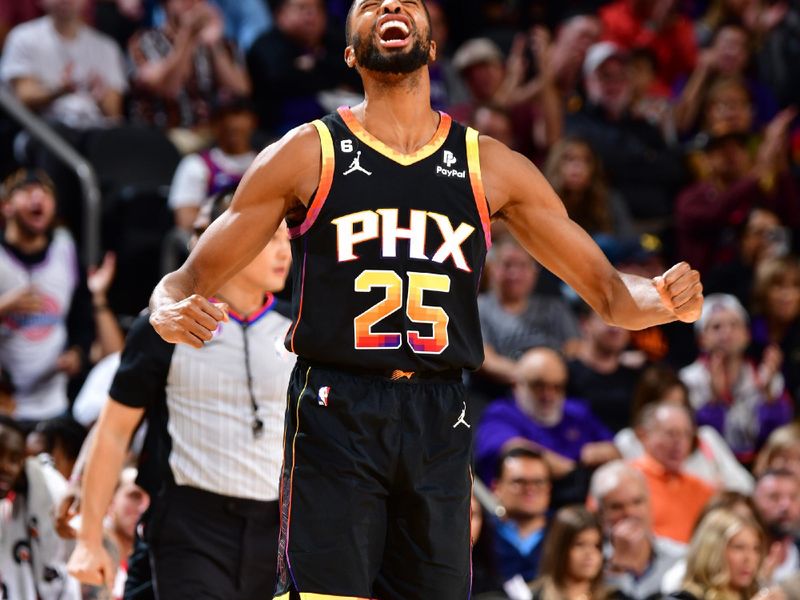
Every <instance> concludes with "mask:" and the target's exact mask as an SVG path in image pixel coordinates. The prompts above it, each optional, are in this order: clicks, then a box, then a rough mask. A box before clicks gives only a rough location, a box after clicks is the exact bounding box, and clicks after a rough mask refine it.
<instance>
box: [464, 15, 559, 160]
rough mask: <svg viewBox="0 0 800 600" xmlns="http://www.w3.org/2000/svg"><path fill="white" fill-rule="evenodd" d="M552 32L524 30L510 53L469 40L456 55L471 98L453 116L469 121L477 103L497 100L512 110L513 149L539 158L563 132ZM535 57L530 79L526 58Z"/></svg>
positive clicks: (487, 41)
mask: <svg viewBox="0 0 800 600" xmlns="http://www.w3.org/2000/svg"><path fill="white" fill-rule="evenodd" d="M549 52H550V41H549V34H548V33H547V31H546V30H544V29H542V28H538V29H535V30H534V31H533V32H532V33H531V34H530V35H525V34H519V35H518V36H517V37H516V38H515V40H514V44H513V46H512V48H511V51H510V53H509V56H508V59H507V60H506V59H505V58H504V57H503V53H502V52H501V50H500V48H498V47H497V45H496V44H495V43H494V42H492V41H491V40H490V39H488V38H474V39H471V40H468V41H466V42H464V43H463V44H462V45H461V46H460V47H459V49H458V50H457V51H456V53H455V54H454V55H453V66H454V67H455V68H456V69H458V72H459V73H460V75H461V77H462V79H463V80H464V83H465V84H466V87H467V90H468V91H469V93H470V96H471V101H470V102H468V103H467V104H465V105H460V106H454V107H453V110H452V112H453V116H454V117H455V118H456V119H459V120H467V118H468V117H469V115H471V114H472V113H473V112H474V111H475V108H476V107H477V106H480V105H483V104H493V105H496V106H499V107H502V108H505V109H506V110H508V111H509V114H510V115H511V119H512V121H513V123H514V133H515V143H514V146H513V147H514V148H515V149H516V150H518V151H519V152H521V153H523V154H526V155H529V156H534V154H539V153H540V152H541V150H542V149H543V148H547V147H549V146H550V145H551V144H553V143H554V142H555V141H556V140H558V139H559V137H560V136H561V125H562V106H561V103H560V101H559V98H558V92H557V90H556V88H555V83H554V80H553V73H552V71H551V69H550V62H549V58H548V57H549ZM529 55H533V56H534V57H536V61H537V62H536V66H535V67H534V68H535V69H536V70H537V73H536V76H535V77H533V78H528V71H529V69H530V68H531V67H532V65H531V64H530V60H529V59H528V58H527V56H529Z"/></svg>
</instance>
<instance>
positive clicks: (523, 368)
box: [0, 0, 800, 600]
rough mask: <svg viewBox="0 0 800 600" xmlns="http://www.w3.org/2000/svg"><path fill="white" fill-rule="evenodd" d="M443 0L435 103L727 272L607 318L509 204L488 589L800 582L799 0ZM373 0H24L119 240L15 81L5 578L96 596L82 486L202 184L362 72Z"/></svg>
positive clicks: (119, 538) (481, 423) (628, 245)
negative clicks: (83, 572) (89, 204)
mask: <svg viewBox="0 0 800 600" xmlns="http://www.w3.org/2000/svg"><path fill="white" fill-rule="evenodd" d="M425 5H426V6H427V9H428V12H429V14H430V17H431V22H432V25H433V37H434V39H435V40H436V43H437V47H438V56H437V60H436V62H434V63H433V64H431V65H430V74H431V84H432V86H431V102H432V105H433V106H434V108H436V109H438V110H442V111H445V112H448V113H449V114H451V115H453V117H454V118H456V119H458V120H460V121H462V122H464V123H466V124H469V125H470V126H472V127H474V128H475V129H477V130H478V131H479V132H481V133H482V134H485V135H489V136H492V137H494V138H496V139H498V140H500V141H502V142H504V143H505V144H507V145H508V146H510V147H511V148H513V149H514V150H516V151H518V152H520V153H522V154H524V155H525V156H527V157H528V158H530V159H531V160H533V161H534V162H535V163H536V164H537V165H538V166H539V168H540V169H541V171H542V172H543V173H544V175H545V177H546V178H547V180H548V181H549V182H550V184H551V185H552V186H553V188H554V189H555V190H556V192H557V193H558V194H559V196H560V197H561V199H562V200H563V202H564V204H565V207H566V210H567V212H568V213H569V215H570V217H571V218H572V219H573V220H575V221H576V222H577V223H578V224H579V225H581V226H582V227H583V228H584V229H585V230H586V231H587V232H588V234H589V235H591V236H592V237H593V238H594V239H595V241H596V242H597V243H598V244H599V245H600V247H601V248H602V249H603V251H604V252H605V253H606V255H607V256H608V258H609V260H610V261H611V262H612V263H613V264H614V265H615V266H616V267H617V268H619V269H620V270H621V271H625V272H630V273H636V274H639V275H644V276H647V277H655V276H658V275H660V274H661V273H662V272H663V271H664V269H665V267H666V266H668V265H670V264H673V263H674V262H677V261H682V260H685V261H688V262H689V263H690V264H691V265H692V266H693V267H694V268H696V269H698V270H699V271H700V272H701V274H702V279H703V284H704V287H705V292H706V303H705V307H704V309H703V314H702V317H701V319H700V320H699V321H697V322H696V323H694V324H692V325H688V324H683V323H672V324H668V325H664V326H660V327H654V328H651V329H647V330H644V331H636V332H628V331H625V330H622V329H618V328H614V327H610V326H608V325H606V324H605V323H604V322H603V320H602V319H601V318H600V317H599V316H598V315H597V314H595V313H594V312H593V311H592V310H591V309H590V308H589V307H587V306H586V305H584V304H582V303H581V302H580V299H579V298H578V296H577V295H576V294H575V292H574V291H573V290H571V289H569V288H568V287H566V286H565V285H564V284H563V283H562V282H561V281H559V280H558V279H557V278H556V277H555V276H554V275H552V274H551V273H549V272H547V271H546V270H545V269H543V268H542V267H541V266H540V265H538V264H537V263H536V262H535V261H534V260H533V259H532V258H531V257H530V256H529V255H528V254H527V252H526V251H525V250H523V249H522V248H521V247H520V246H519V245H518V244H517V243H516V241H515V240H514V239H513V238H512V237H511V236H510V235H509V234H508V232H507V231H506V230H505V228H504V227H503V226H502V223H496V224H494V226H493V232H492V234H493V247H492V248H491V251H490V253H489V256H488V258H487V265H486V269H485V271H484V278H483V279H484V281H483V288H482V290H481V295H480V297H479V309H480V318H481V327H482V333H483V341H484V350H485V355H486V360H485V363H484V365H483V366H482V368H481V369H480V370H478V371H477V372H475V373H468V374H465V379H466V381H467V382H468V386H469V390H470V400H471V405H470V407H469V414H470V419H471V422H472V423H474V426H473V427H472V430H473V432H474V437H475V474H476V481H477V483H476V485H477V486H479V487H480V488H481V489H483V490H484V493H481V494H477V495H476V497H475V499H474V508H473V542H474V550H473V562H474V590H473V591H474V597H476V598H486V599H492V598H499V599H502V598H510V599H511V600H527V599H531V598H537V599H543V600H561V599H568V600H578V599H589V598H591V599H595V598H608V597H616V598H631V599H635V600H644V599H646V598H659V597H664V596H668V595H671V596H672V597H674V598H683V599H689V600H691V599H697V600H700V599H704V598H707V599H709V600H711V599H715V600H716V599H728V598H731V599H734V598H735V599H742V600H745V599H747V600H749V599H750V598H755V597H756V596H758V597H759V598H761V599H763V600H767V599H770V600H776V599H778V598H800V424H798V422H797V421H796V420H795V414H796V412H797V411H798V407H800V258H799V257H800V118H798V107H800V1H798V0H611V1H603V0H562V1H561V2H536V1H531V0H425ZM348 9H349V1H348V0H328V1H327V2H326V1H325V0H158V1H156V0H13V1H8V0H6V1H5V2H1V3H0V48H2V50H1V51H0V85H2V86H3V87H5V88H6V89H7V90H8V91H10V92H11V93H12V94H13V95H14V96H15V97H16V98H17V100H18V101H19V102H21V103H22V104H23V105H25V106H26V107H27V108H28V109H30V110H31V111H33V112H34V113H36V114H38V115H39V116H40V117H41V118H43V119H44V120H45V121H47V122H48V123H49V124H50V125H51V126H52V127H53V128H54V130H55V131H56V132H57V133H58V135H60V136H61V137H62V138H63V139H64V140H66V141H67V142H68V143H69V144H70V145H72V146H73V147H74V148H75V149H76V150H77V151H78V152H79V153H81V154H82V155H84V156H85V157H86V158H87V159H88V160H89V162H90V163H91V164H92V165H93V166H94V167H95V169H96V170H97V173H98V178H99V182H100V186H101V192H102V196H103V202H102V212H101V215H100V218H101V221H102V223H101V225H102V245H103V251H104V259H103V261H102V262H101V263H100V264H87V263H86V260H85V258H86V257H85V256H83V254H82V253H81V252H80V251H79V248H81V245H80V244H81V241H82V240H83V239H84V236H85V229H84V228H85V224H84V218H85V216H86V213H85V210H86V209H85V207H84V206H83V202H82V194H81V186H80V182H79V179H78V178H77V177H76V175H75V173H73V172H72V171H71V170H70V169H69V168H68V167H66V166H65V165H64V164H63V163H62V162H61V160H60V159H59V158H58V157H57V156H56V155H54V154H53V153H52V151H51V150H50V149H49V148H48V147H47V146H46V145H45V144H43V143H42V142H41V140H40V139H38V138H37V137H36V136H34V135H31V132H29V131H25V130H24V129H22V128H20V126H19V125H18V124H17V123H16V122H15V121H13V120H12V119H10V118H8V117H7V116H6V115H5V114H4V113H3V112H2V111H0V171H2V173H3V174H4V179H3V186H2V190H1V192H0V195H1V196H2V199H1V200H0V202H1V204H0V206H1V207H2V217H0V224H1V225H2V227H0V599H3V598H12V599H13V600H29V599H30V600H33V599H35V598H40V599H42V600H47V599H49V598H80V597H82V596H83V597H85V598H90V597H102V596H101V595H98V594H101V592H100V591H98V590H96V589H95V590H90V589H89V588H88V587H85V586H84V589H83V590H81V589H80V586H79V585H78V584H77V582H76V581H75V580H73V579H71V578H70V577H69V575H68V574H67V572H66V560H67V558H68V556H69V552H70V549H71V545H72V543H73V542H72V538H74V535H75V531H76V529H77V528H79V524H78V523H77V521H76V519H75V518H73V517H72V515H73V514H74V511H73V510H71V508H69V507H70V505H71V504H72V503H73V501H75V500H76V497H77V487H78V485H79V481H80V474H81V467H80V460H79V453H80V450H81V446H82V444H83V442H84V438H85V437H86V434H87V432H88V431H89V429H90V428H91V427H92V425H93V424H94V422H95V421H96V420H97V418H98V415H99V414H100V411H101V409H102V407H103V405H104V403H105V401H106V397H107V395H108V390H109V386H110V384H111V380H112V378H113V376H114V373H115V371H116V369H117V367H118V365H119V361H120V352H121V351H122V348H123V345H124V340H125V335H126V332H127V329H128V327H129V326H130V324H131V321H132V320H133V318H134V317H135V315H136V314H137V313H138V312H139V311H140V310H141V309H143V308H145V306H146V302H147V298H148V296H149V293H150V291H151V289H152V287H153V285H154V284H155V282H156V281H157V280H158V278H159V277H160V275H161V274H163V273H164V272H167V271H169V270H172V269H174V268H176V267H177V266H178V265H180V264H181V262H182V261H183V260H184V259H185V257H186V256H187V255H188V244H189V241H190V238H191V237H192V235H193V233H194V232H195V224H196V219H197V217H198V213H199V212H200V211H201V207H202V206H203V204H204V202H205V201H206V199H208V198H209V197H212V196H214V195H216V194H218V193H220V192H221V191H224V190H227V189H231V188H232V187H234V186H235V185H236V184H237V183H238V181H239V180H240V179H241V177H242V176H243V174H244V172H245V170H246V169H247V168H248V166H249V165H250V163H251V162H252V161H253V159H254V158H255V156H256V153H257V152H258V151H259V150H260V149H261V148H263V147H264V146H266V145H267V144H269V143H270V142H272V141H274V140H275V139H277V138H278V137H280V136H281V135H283V134H284V133H286V132H287V131H289V130H291V129H292V128H294V127H296V126H298V125H300V124H302V123H305V122H307V121H310V120H313V119H315V118H318V117H320V116H322V115H324V114H326V113H327V112H329V111H332V110H334V109H335V108H336V107H338V106H340V105H343V104H346V105H353V104H355V103H357V102H359V101H360V99H361V98H362V96H361V94H362V90H361V88H360V82H359V78H358V77H357V75H356V74H355V73H354V72H353V71H352V70H350V69H348V68H347V66H346V65H345V63H344V61H343V50H344V45H345V44H344V39H345V38H344V21H345V17H346V14H347V10H348ZM532 201H535V199H532ZM286 289H287V290H291V285H287V287H286ZM289 293H290V292H289V291H286V292H283V293H282V294H279V296H281V297H282V298H283V299H284V300H286V299H288V298H289ZM138 447H140V446H137V445H136V443H134V444H133V445H132V447H131V453H130V457H129V459H128V463H129V464H130V465H131V466H130V467H129V468H126V469H125V470H124V471H123V472H122V474H121V476H120V479H119V484H118V487H117V491H116V492H115V494H114V499H113V501H112V503H111V505H110V506H109V509H108V517H107V519H106V522H105V531H106V538H107V544H108V547H109V548H110V549H113V556H115V557H116V558H117V562H118V563H119V565H120V569H119V574H120V575H119V577H118V580H117V581H116V583H115V586H114V590H113V592H112V594H113V595H112V596H111V597H113V598H121V597H122V591H121V590H122V587H123V582H124V573H125V564H126V562H125V560H126V557H127V556H128V554H129V553H130V551H131V549H132V548H133V545H134V538H135V535H136V523H137V521H138V519H139V517H140V516H141V515H142V513H143V512H144V511H145V510H146V508H147V505H148V497H147V494H146V492H144V490H142V489H141V488H140V487H139V486H137V483H136V481H137V480H136V473H135V469H134V465H135V464H136V461H137V448H138ZM76 461H77V464H78V466H77V467H76ZM54 513H58V514H59V515H60V518H59V519H58V520H55V521H54V520H53V518H52V514H54ZM67 517H69V518H67ZM12 580H13V583H12ZM10 589H13V590H17V592H16V593H17V594H21V595H18V596H14V595H13V593H10V592H9V590H10ZM20 590H21V591H20ZM9 594H11V595H9ZM431 600H433V599H431Z"/></svg>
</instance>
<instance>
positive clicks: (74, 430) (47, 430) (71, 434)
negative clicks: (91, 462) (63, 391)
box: [34, 416, 86, 460]
mask: <svg viewBox="0 0 800 600" xmlns="http://www.w3.org/2000/svg"><path fill="white" fill-rule="evenodd" d="M34 431H35V432H36V433H40V434H41V435H42V436H44V440H45V448H46V450H47V452H48V453H49V454H52V453H53V449H54V448H55V447H56V444H60V445H61V447H62V449H63V450H64V453H65V454H66V455H67V456H68V457H69V458H71V459H72V460H75V459H77V458H78V454H80V451H81V446H83V442H84V440H85V439H86V428H85V427H84V426H83V425H81V424H80V423H78V422H77V421H76V420H75V419H73V418H72V417H69V416H62V417H55V418H52V419H47V420H46V421H41V422H39V424H38V425H36V428H35V429H34Z"/></svg>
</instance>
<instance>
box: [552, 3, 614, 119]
mask: <svg viewBox="0 0 800 600" xmlns="http://www.w3.org/2000/svg"><path fill="white" fill-rule="evenodd" d="M600 32H601V24H600V19H598V17H597V15H595V14H592V13H580V12H579V13H576V14H572V15H569V16H567V17H566V18H564V20H563V21H561V23H559V25H558V26H557V28H556V31H555V38H554V40H553V45H552V47H551V49H550V69H551V71H552V73H553V77H554V78H555V84H556V88H557V89H558V92H559V95H560V96H561V99H562V102H563V104H564V105H565V106H567V107H569V105H570V104H571V103H573V102H574V101H575V100H577V98H576V95H577V93H578V91H579V87H580V84H581V79H582V78H581V68H582V67H583V61H584V59H585V58H586V52H587V50H589V48H590V47H591V46H592V44H595V43H597V42H598V41H599V40H600Z"/></svg>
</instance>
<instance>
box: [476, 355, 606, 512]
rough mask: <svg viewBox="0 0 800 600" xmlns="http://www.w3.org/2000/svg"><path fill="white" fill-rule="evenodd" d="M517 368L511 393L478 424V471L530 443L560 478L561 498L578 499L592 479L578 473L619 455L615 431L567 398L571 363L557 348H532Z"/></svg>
mask: <svg viewBox="0 0 800 600" xmlns="http://www.w3.org/2000/svg"><path fill="white" fill-rule="evenodd" d="M516 373H517V378H518V381H517V383H516V385H515V386H514V389H513V397H511V398H507V399H501V400H497V401H495V402H494V403H492V405H490V406H489V407H488V408H487V409H486V412H485V413H484V416H483V419H482V421H481V424H480V426H479V427H478V431H477V437H476V456H477V462H478V473H479V474H480V475H481V476H483V477H486V476H487V474H490V473H491V468H492V465H493V464H494V463H495V462H496V460H497V457H498V456H499V455H500V454H501V453H502V452H503V451H504V450H506V449H508V448H510V447H513V446H522V447H526V448H531V449H534V450H537V451H539V452H541V453H542V456H543V457H544V460H545V461H546V462H547V464H548V467H549V468H550V470H551V471H552V474H553V478H554V479H556V480H560V481H559V482H557V485H556V488H557V489H556V494H557V495H558V496H559V501H558V503H559V504H561V503H564V502H567V501H570V500H576V501H577V500H579V499H580V498H581V497H583V496H582V495H581V494H582V492H585V491H586V490H585V489H584V488H585V487H586V485H587V484H588V477H579V475H580V474H581V473H584V472H588V470H590V469H592V468H594V467H597V466H599V465H601V464H603V463H605V462H608V461H609V460H613V459H615V458H619V453H618V451H617V450H616V448H615V447H614V444H613V443H612V442H611V432H610V431H608V429H606V427H605V426H604V425H603V424H602V423H601V422H600V421H599V420H598V419H597V417H595V416H594V415H593V414H592V413H591V412H590V411H589V409H588V408H586V406H585V404H584V403H582V402H580V401H579V400H574V399H571V398H567V397H566V394H565V390H566V386H567V367H566V365H565V363H564V360H563V359H562V358H561V356H560V355H559V354H558V353H557V352H555V351H553V350H551V349H549V348H543V347H540V348H533V349H531V350H529V351H528V352H526V353H525V354H524V355H523V356H522V358H521V359H520V360H519V362H518V363H517V368H516ZM576 471H578V472H576ZM568 477H569V478H570V479H567V478H568ZM576 488H580V490H579V489H576ZM573 496H574V497H573ZM584 496H585V494H584Z"/></svg>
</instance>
